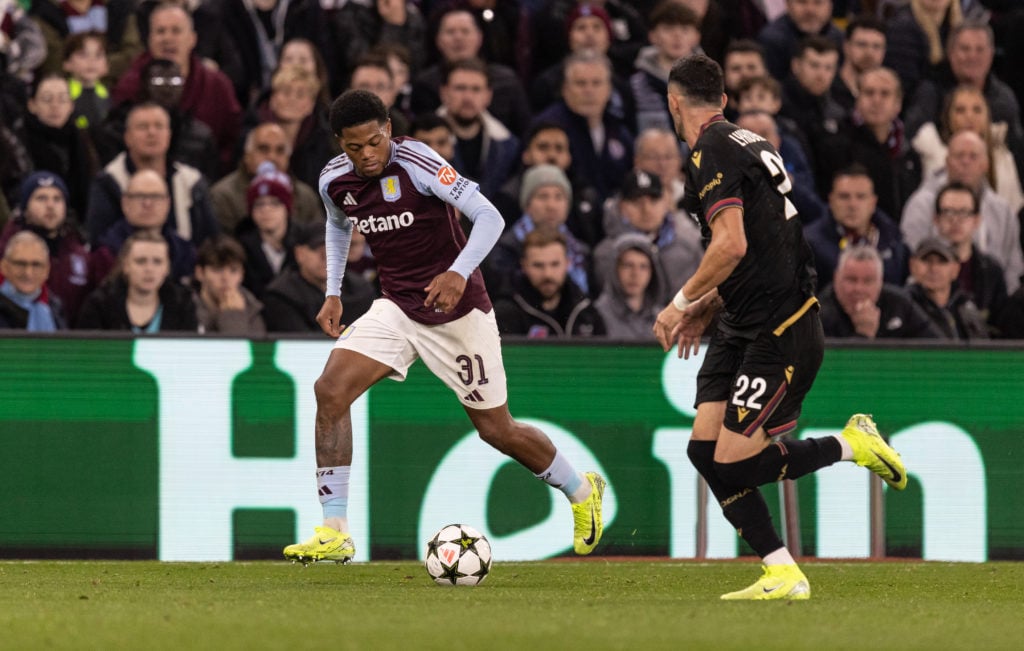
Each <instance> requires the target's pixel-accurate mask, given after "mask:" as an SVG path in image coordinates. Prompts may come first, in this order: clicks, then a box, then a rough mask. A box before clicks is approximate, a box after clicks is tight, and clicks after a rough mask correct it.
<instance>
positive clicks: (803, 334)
mask: <svg viewBox="0 0 1024 651" xmlns="http://www.w3.org/2000/svg"><path fill="white" fill-rule="evenodd" d="M780 330H781V331H780ZM824 353H825V335H824V333H823V331H822V328H821V319H819V318H818V309H817V307H816V306H814V307H810V309H807V310H806V311H805V312H804V313H803V314H802V315H801V316H800V317H799V318H797V319H796V320H795V321H794V322H793V323H792V324H789V325H788V326H787V325H786V324H783V325H782V326H779V328H777V329H776V330H774V331H772V330H765V331H764V332H762V333H761V334H759V335H758V336H757V338H755V339H753V340H751V339H747V338H743V337H737V336H731V335H726V334H723V333H722V332H721V330H716V331H715V333H714V334H713V335H712V336H711V342H710V344H709V346H708V351H707V353H706V354H705V356H704V363H703V364H702V365H701V367H700V372H699V373H698V374H697V400H696V404H697V405H700V404H701V403H702V402H719V401H722V400H725V401H726V409H725V423H724V425H725V427H726V429H728V430H729V431H731V432H737V433H740V434H742V435H744V436H748V437H749V436H751V435H753V434H754V433H755V432H756V431H757V430H758V428H760V427H763V428H764V430H765V432H766V433H767V434H768V436H778V435H780V434H785V433H786V432H788V431H790V430H792V429H793V428H795V427H796V421H797V418H799V416H800V408H801V406H802V404H803V401H804V396H806V395H807V392H808V391H810V390H811V385H812V384H814V378H815V376H817V374H818V369H819V368H820V367H821V360H822V358H823V357H824Z"/></svg>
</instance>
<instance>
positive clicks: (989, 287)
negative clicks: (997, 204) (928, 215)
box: [935, 181, 1006, 323]
mask: <svg viewBox="0 0 1024 651" xmlns="http://www.w3.org/2000/svg"><path fill="white" fill-rule="evenodd" d="M979 207H980V199H979V198H978V195H977V193H976V192H974V191H973V190H971V189H970V188H969V187H967V186H966V185H964V184H963V183H958V182H956V181H953V182H951V183H947V184H946V185H944V186H942V188H941V189H940V190H939V193H938V195H936V197H935V232H936V233H937V234H938V236H939V237H941V238H942V240H943V241H945V242H946V243H948V244H949V245H950V247H951V248H952V249H953V251H954V252H955V253H956V255H957V259H958V260H959V261H960V273H959V275H958V276H957V279H956V284H957V288H958V289H959V290H960V291H961V292H963V293H964V294H966V295H967V296H968V297H970V298H971V300H973V301H974V304H975V305H976V306H978V309H979V310H981V314H982V316H983V317H984V318H985V319H986V320H987V321H988V322H989V323H995V322H996V320H997V319H998V317H999V313H1000V312H1001V310H1002V308H1003V304H1004V303H1005V302H1006V280H1005V279H1004V278H1003V268H1002V266H1001V265H1000V264H999V261H997V260H996V259H995V258H993V257H992V256H990V255H988V254H986V253H984V252H983V251H981V250H980V249H979V248H978V245H977V244H976V243H975V242H974V236H975V233H976V232H977V231H978V228H979V226H980V225H981V214H980V213H979Z"/></svg>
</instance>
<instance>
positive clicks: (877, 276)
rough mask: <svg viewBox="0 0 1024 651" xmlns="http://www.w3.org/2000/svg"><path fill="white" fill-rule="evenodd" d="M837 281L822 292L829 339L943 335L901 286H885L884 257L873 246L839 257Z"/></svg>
mask: <svg viewBox="0 0 1024 651" xmlns="http://www.w3.org/2000/svg"><path fill="white" fill-rule="evenodd" d="M835 279H836V280H835V282H834V283H833V285H832V286H831V287H829V288H828V289H826V290H825V291H824V292H822V294H821V296H820V297H819V298H820V300H821V325H822V327H823V328H824V330H825V336H826V337H854V338H862V339H915V338H924V339H936V338H938V337H939V336H940V335H939V332H938V330H936V329H935V326H934V325H932V323H931V321H930V320H929V319H928V317H927V315H925V313H924V312H922V311H921V308H919V307H917V306H916V305H915V304H914V302H913V301H912V300H910V297H909V296H907V294H906V292H905V291H903V289H902V288H901V287H897V286H894V285H885V284H883V283H882V258H881V257H880V256H879V255H878V251H877V250H876V249H875V248H873V247H870V246H851V247H850V248H848V249H846V250H845V251H843V253H842V255H840V256H839V264H838V266H837V267H836V273H835Z"/></svg>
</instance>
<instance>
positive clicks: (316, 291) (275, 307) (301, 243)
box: [263, 224, 377, 332]
mask: <svg viewBox="0 0 1024 651" xmlns="http://www.w3.org/2000/svg"><path fill="white" fill-rule="evenodd" d="M324 234H325V231H324V226H323V225H321V224H303V225H302V226H300V227H298V228H297V229H296V235H295V244H294V247H293V252H294V255H295V262H296V267H295V268H289V269H285V270H284V272H283V273H281V275H279V276H278V277H277V278H275V279H274V280H273V282H271V283H270V284H269V285H267V288H266V291H264V293H263V320H264V322H266V324H267V331H268V332H320V331H321V330H320V326H319V325H318V324H317V322H316V315H317V313H318V312H319V311H320V308H321V307H322V306H323V303H324V293H325V291H326V289H327V252H326V247H325V246H324ZM361 256H362V253H361V252H359V251H353V250H351V249H350V250H349V257H350V258H352V259H357V258H358V257H361ZM375 298H377V292H376V289H375V288H374V287H373V285H371V284H370V283H369V282H368V281H366V280H365V279H364V278H363V277H362V276H360V275H358V274H356V273H354V272H351V271H349V270H346V271H345V277H344V278H343V280H342V284H341V304H342V307H343V308H344V309H343V312H342V318H343V323H345V324H346V325H347V324H350V323H352V322H353V321H355V320H356V319H358V318H359V317H360V316H362V315H363V314H365V313H366V311H367V310H369V309H370V304H372V303H373V301H374V299H375Z"/></svg>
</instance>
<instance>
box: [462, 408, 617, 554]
mask: <svg viewBox="0 0 1024 651" xmlns="http://www.w3.org/2000/svg"><path fill="white" fill-rule="evenodd" d="M466 414H468V415H469V419H470V420H471V421H473V425H474V426H475V427H476V431H477V432H478V433H479V435H480V438H481V439H483V440H484V441H485V442H486V443H487V444H489V445H490V446H492V447H493V448H495V449H496V450H498V451H499V452H501V453H503V454H505V455H508V456H509V457H511V458H513V459H515V460H516V461H518V462H519V463H521V464H522V465H523V466H525V467H526V468H528V469H529V470H530V471H531V472H532V473H533V474H534V475H536V476H537V477H538V478H539V479H541V480H543V481H544V482H546V483H548V484H550V485H551V486H554V487H555V488H557V489H559V490H560V491H562V492H563V493H564V494H565V495H566V497H568V498H569V502H570V503H571V504H572V510H573V523H574V535H573V549H574V550H575V551H576V553H577V554H589V553H590V552H592V551H593V550H594V548H595V547H597V543H598V542H599V541H600V540H601V535H602V533H603V532H604V522H603V520H602V519H601V499H602V497H603V495H604V486H605V480H604V478H603V477H601V475H599V474H598V473H596V472H587V473H579V472H577V471H576V470H575V469H574V468H573V467H572V465H571V464H570V463H569V461H568V460H567V459H566V458H565V457H563V456H562V455H561V454H560V453H559V452H558V450H557V449H556V448H555V446H554V444H553V443H552V442H551V439H549V438H548V437H547V435H546V434H544V432H542V431H540V430H539V429H537V428H536V427H533V426H531V425H527V424H525V423H521V422H519V421H517V420H515V419H514V418H512V414H510V413H509V410H508V405H507V404H504V405H502V406H500V407H494V408H491V409H470V408H468V407H467V408H466Z"/></svg>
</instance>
